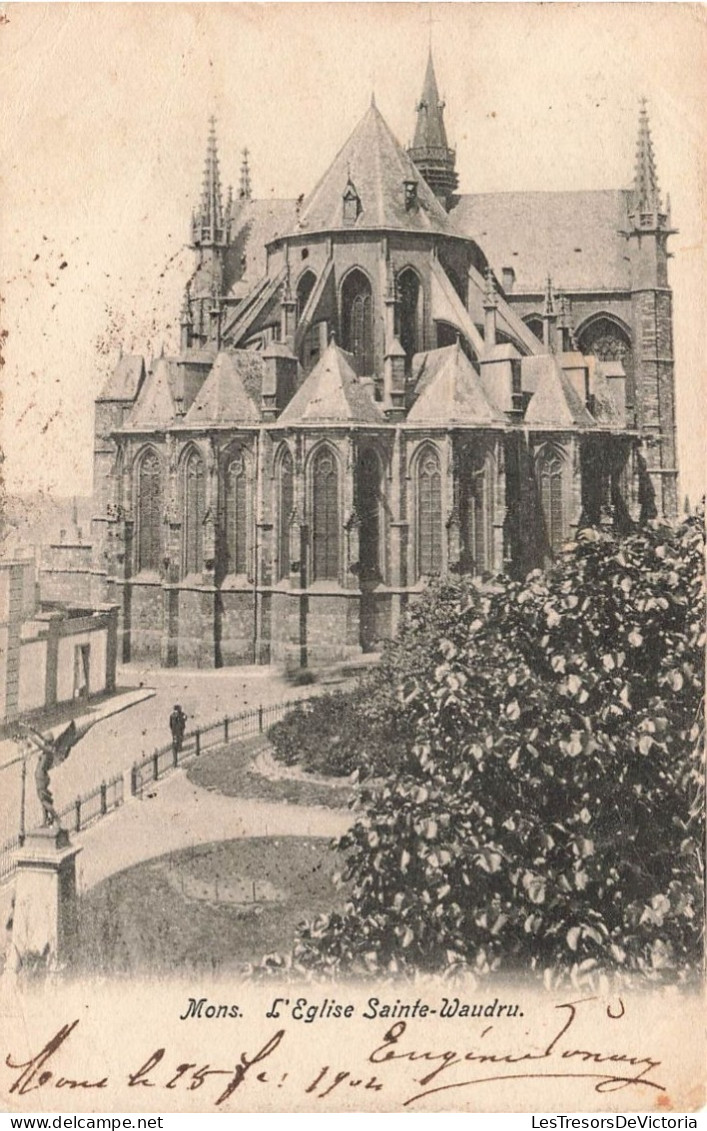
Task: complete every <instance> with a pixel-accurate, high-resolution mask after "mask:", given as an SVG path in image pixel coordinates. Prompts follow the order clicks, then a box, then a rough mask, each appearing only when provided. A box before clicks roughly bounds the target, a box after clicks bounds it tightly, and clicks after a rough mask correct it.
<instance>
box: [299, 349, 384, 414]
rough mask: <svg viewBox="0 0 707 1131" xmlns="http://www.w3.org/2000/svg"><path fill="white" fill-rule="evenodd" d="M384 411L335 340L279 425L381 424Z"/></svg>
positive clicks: (349, 357) (348, 356)
mask: <svg viewBox="0 0 707 1131" xmlns="http://www.w3.org/2000/svg"><path fill="white" fill-rule="evenodd" d="M383 421H384V417H383V413H382V412H381V410H380V408H379V407H378V405H377V404H376V403H375V401H374V400H373V397H372V396H371V394H370V392H369V390H368V389H367V387H366V386H365V385H364V384H363V383H362V382H361V380H360V378H359V377H357V376H356V373H355V372H354V370H353V368H352V366H351V354H348V353H345V352H344V350H342V349H340V348H339V346H338V345H337V344H336V343H335V342H330V344H329V345H328V346H327V348H326V349H325V351H324V353H323V354H322V356H321V357H320V359H319V361H318V362H317V364H316V365H315V366H314V369H313V370H312V372H311V373H310V374H309V376H308V377H307V379H306V380H305V381H304V383H303V384H302V386H301V387H300V388H299V389H298V390H297V392H296V393H295V395H294V397H293V398H292V400H291V401H290V403H289V404H288V406H287V408H286V409H285V410H284V412H283V413H281V415H280V417H279V418H278V424H301V423H305V424H381V423H383Z"/></svg>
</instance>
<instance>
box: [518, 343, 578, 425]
mask: <svg viewBox="0 0 707 1131" xmlns="http://www.w3.org/2000/svg"><path fill="white" fill-rule="evenodd" d="M522 367H523V368H522V376H523V387H524V388H525V387H527V385H528V384H531V385H535V392H534V393H533V395H532V397H531V398H530V403H529V405H528V407H527V409H526V412H525V418H524V423H525V424H531V425H536V426H538V427H542V428H594V427H596V422H595V420H594V418H593V417H592V416H591V414H590V413H589V411H588V409H587V408H586V406H585V404H584V402H583V400H582V398H581V397H580V395H579V393H578V392H577V390H576V389H575V387H574V385H573V384H572V381H571V379H570V378H569V377H568V376H567V374H566V373H564V372H563V370H562V366H561V365H560V362H559V360H558V358H557V357H556V355H555V354H539V355H536V356H535V357H524V358H523V361H522Z"/></svg>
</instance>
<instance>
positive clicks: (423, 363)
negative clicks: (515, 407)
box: [407, 343, 505, 425]
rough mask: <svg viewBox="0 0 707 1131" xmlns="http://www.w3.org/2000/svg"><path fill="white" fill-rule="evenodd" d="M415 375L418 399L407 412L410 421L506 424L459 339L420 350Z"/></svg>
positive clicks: (420, 422)
mask: <svg viewBox="0 0 707 1131" xmlns="http://www.w3.org/2000/svg"><path fill="white" fill-rule="evenodd" d="M413 375H414V378H415V403H414V404H413V406H412V408H411V409H410V411H409V413H408V415H407V419H408V421H409V422H410V423H412V424H423V423H424V424H477V425H494V424H505V417H504V416H503V415H502V413H500V412H499V411H498V409H496V408H495V407H494V405H492V404H491V401H490V400H489V399H488V397H487V395H486V393H485V391H484V389H483V387H482V385H481V381H480V379H479V375H478V373H477V372H476V370H475V369H474V367H473V365H472V364H471V362H470V361H469V359H468V357H467V356H466V354H465V353H464V351H463V349H462V348H461V346H460V345H459V343H457V344H456V345H454V346H446V347H444V348H443V349H438V350H430V352H429V353H423V354H417V355H416V356H415V358H414V360H413Z"/></svg>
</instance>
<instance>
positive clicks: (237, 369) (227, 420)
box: [184, 350, 264, 425]
mask: <svg viewBox="0 0 707 1131" xmlns="http://www.w3.org/2000/svg"><path fill="white" fill-rule="evenodd" d="M263 365H264V360H263V356H262V354H258V353H255V352H254V351H248V350H237V351H234V352H232V353H225V352H221V353H219V354H218V356H217V358H216V360H215V362H214V364H213V367H212V369H211V372H210V373H209V375H208V377H207V378H206V380H205V381H204V384H203V386H202V387H201V389H200V391H199V393H198V394H197V396H196V398H195V400H194V403H193V404H192V406H191V408H190V409H189V411H188V413H187V414H186V416H185V417H184V423H185V424H191V425H199V424H202V425H205V424H236V423H242V422H247V423H253V422H255V421H258V420H260V413H259V411H258V408H257V397H258V392H256V390H258V391H259V389H260V386H261V381H262V371H263ZM253 394H255V397H254V395H253Z"/></svg>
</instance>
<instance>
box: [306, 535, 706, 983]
mask: <svg viewBox="0 0 707 1131" xmlns="http://www.w3.org/2000/svg"><path fill="white" fill-rule="evenodd" d="M703 566H704V530H703V524H702V520H701V518H700V517H693V518H691V519H688V520H687V521H686V522H685V523H684V524H683V525H682V526H681V527H680V528H679V529H677V530H672V529H669V528H666V527H664V526H660V525H658V524H652V525H651V526H650V527H649V528H647V529H644V530H642V531H641V532H640V533H637V534H634V535H631V536H629V537H628V538H626V539H624V540H623V541H621V542H617V541H615V540H612V539H610V538H608V537H606V536H603V535H599V534H590V535H588V537H587V538H586V540H583V541H581V542H580V543H579V544H577V545H576V546H574V547H572V548H571V549H570V550H568V552H567V553H565V554H564V555H563V557H562V558H561V559H560V560H559V561H558V562H557V563H556V565H555V566H554V567H553V568H552V569H551V570H550V571H549V572H547V573H545V574H543V573H541V572H540V571H535V572H534V573H531V574H530V575H529V576H528V577H527V578H526V579H525V580H524V581H511V580H505V579H504V580H502V581H500V582H499V583H498V584H497V585H496V586H495V587H494V590H493V591H491V592H487V593H480V592H479V591H478V590H476V589H475V588H474V587H473V585H471V584H470V583H465V582H463V581H460V582H458V583H455V584H447V585H445V586H444V587H443V588H441V589H439V590H438V591H437V592H435V593H433V594H431V595H430V597H429V598H428V599H427V600H426V601H424V602H421V604H420V605H419V606H418V607H417V608H416V609H415V610H413V612H412V614H411V618H410V621H409V623H408V625H407V627H406V629H405V632H404V633H403V635H402V637H401V639H400V641H399V642H398V644H396V645H395V647H394V649H393V650H392V651H391V654H390V656H389V657H388V659H387V660H386V661H384V667H383V669H382V670H381V673H380V675H379V679H380V681H381V682H380V684H379V687H378V689H377V697H376V695H372V694H369V695H367V696H364V697H363V699H359V700H358V704H359V707H360V710H359V713H358V715H357V714H356V712H355V711H354V715H353V718H351V717H349V718H347V722H346V729H347V731H349V728H350V734H351V737H352V739H354V740H356V739H357V738H358V735H361V734H365V732H366V727H367V726H369V724H370V719H369V718H368V715H369V712H370V711H371V710H373V711H374V715H375V712H376V711H379V710H380V709H381V705H384V704H385V703H386V701H389V700H390V698H391V688H394V692H395V695H396V697H397V698H396V704H397V705H396V709H395V718H396V719H400V718H404V728H403V733H404V739H403V746H404V751H403V753H402V754H401V756H399V757H397V758H396V759H395V760H394V763H393V772H392V773H391V775H390V776H389V778H388V780H387V781H386V782H385V784H380V785H377V784H375V783H374V784H372V785H371V784H368V785H366V784H365V783H364V785H363V787H362V790H361V798H360V802H361V805H362V808H363V812H362V815H361V816H360V817H359V819H358V820H357V821H356V823H355V825H354V826H353V828H352V829H351V830H350V831H349V832H348V833H347V834H346V835H345V836H344V837H343V839H342V840H341V842H340V846H339V847H340V848H341V849H342V850H343V851H344V853H345V854H346V858H347V868H346V879H348V880H351V881H352V883H353V888H352V893H353V894H352V898H351V901H350V903H349V904H348V905H347V909H346V911H345V913H344V914H343V915H336V916H328V917H324V918H323V919H321V920H319V921H317V922H316V923H314V924H310V925H309V926H308V927H306V928H305V929H304V930H302V931H301V932H300V937H299V939H298V942H297V945H296V948H295V956H294V957H295V960H296V962H298V963H300V964H305V965H315V966H318V967H320V968H324V969H328V970H337V971H338V970H352V971H356V970H361V971H362V970H369V971H373V972H380V971H382V970H390V971H396V970H401V969H404V968H406V967H410V968H417V969H420V968H421V969H427V970H440V969H443V968H445V967H447V968H448V967H459V968H460V969H469V968H471V969H472V970H473V971H474V972H477V973H479V974H484V973H488V972H489V971H491V970H497V969H499V968H500V967H501V966H503V968H504V969H505V970H508V969H509V968H513V967H520V968H522V969H524V970H528V969H529V968H530V969H531V970H534V971H537V972H538V973H540V972H544V973H545V976H546V979H547V980H549V981H550V982H554V981H557V980H560V979H561V978H563V977H566V976H567V975H569V976H571V978H572V979H573V981H574V982H575V983H579V982H581V981H582V980H583V979H584V980H586V979H592V978H595V977H596V975H597V974H599V973H607V974H608V973H613V974H616V973H619V972H621V973H622V975H623V976H628V978H629V979H631V978H635V977H643V976H646V977H648V978H651V979H654V980H666V981H673V980H677V979H684V978H687V977H689V976H690V972H691V971H694V969H695V967H696V966H697V965H698V964H699V960H700V954H701V946H702V924H703V866H702V857H701V851H702V844H703V829H704V771H703V762H702V735H703V723H702V719H703V714H702V696H703V671H704V667H703V665H704V655H703V653H704V644H705V634H704V569H703ZM374 678H375V677H374ZM372 704H373V706H372ZM352 706H353V704H352ZM342 730H343V723H342ZM354 761H355V757H352V759H351V764H352V763H353V762H354Z"/></svg>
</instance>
